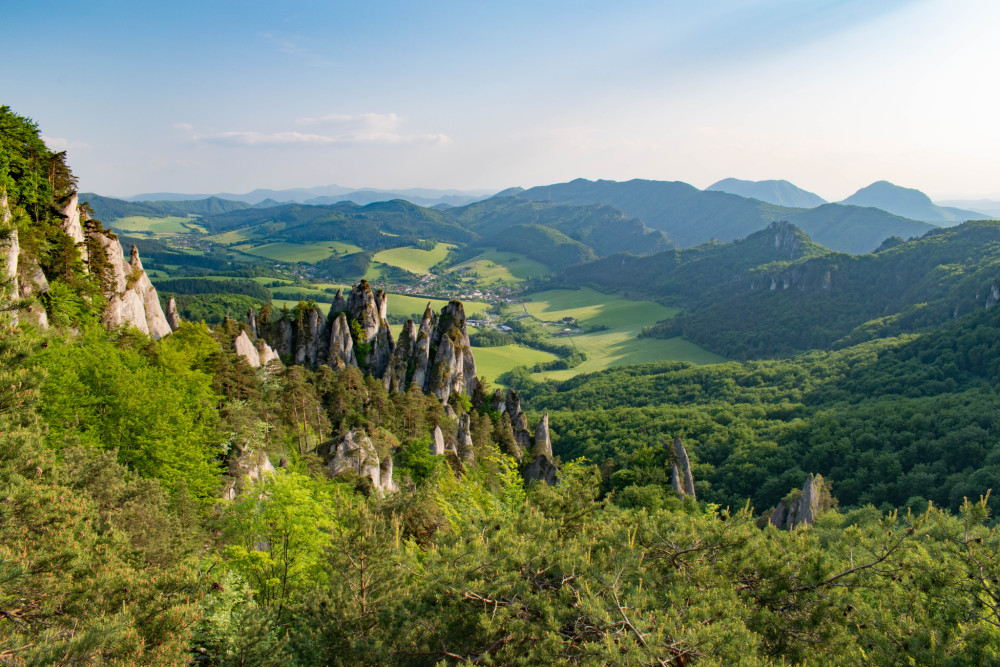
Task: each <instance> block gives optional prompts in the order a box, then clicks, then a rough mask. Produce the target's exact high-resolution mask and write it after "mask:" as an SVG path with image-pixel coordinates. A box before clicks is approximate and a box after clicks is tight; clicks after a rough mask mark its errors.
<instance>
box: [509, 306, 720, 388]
mask: <svg viewBox="0 0 1000 667" xmlns="http://www.w3.org/2000/svg"><path fill="white" fill-rule="evenodd" d="M529 298H530V299H531V300H530V301H529V302H528V303H526V304H525V308H526V309H527V311H528V313H529V314H531V315H533V316H535V317H536V318H538V319H540V320H542V321H546V322H555V321H558V320H560V319H562V318H564V317H575V318H576V320H577V322H578V323H579V325H580V326H581V327H582V328H584V329H586V328H587V327H592V326H606V327H608V328H607V329H606V330H604V331H595V332H592V333H585V334H578V335H575V336H569V337H565V338H555V339H554V340H556V341H559V342H561V343H564V344H566V345H572V346H573V347H575V348H576V349H578V350H580V351H582V352H584V353H586V355H587V361H585V362H583V363H582V364H580V365H579V366H577V367H576V368H571V369H568V370H562V371H546V372H544V373H539V374H536V379H539V380H541V379H543V378H550V379H553V380H565V379H568V378H571V377H574V376H576V375H580V374H581V373H593V372H595V371H600V370H604V369H605V368H611V367H612V366H624V365H627V364H642V363H649V362H652V361H667V360H678V361H690V362H693V363H697V364H711V363H718V362H721V361H725V359H724V358H722V357H720V356H719V355H717V354H713V353H712V352H709V351H707V350H704V349H702V348H700V347H698V346H697V345H695V344H694V343H690V342H688V341H686V340H684V339H682V338H671V339H668V340H663V339H659V338H637V336H638V334H639V332H640V331H642V328H643V327H646V326H649V325H651V324H654V323H656V322H659V321H661V320H665V319H669V318H671V317H674V316H675V315H676V314H677V312H678V311H677V310H676V309H674V308H667V307H666V306H662V305H660V304H658V303H655V302H653V301H630V300H628V299H622V298H620V297H616V296H608V295H605V294H601V293H600V292H597V291H596V290H592V289H587V288H583V289H579V290H551V291H548V292H538V293H536V294H532V295H529ZM514 312H516V311H514ZM547 329H550V330H551V331H552V333H556V332H558V331H561V330H562V329H563V326H562V325H555V324H550V325H548V327H547Z"/></svg>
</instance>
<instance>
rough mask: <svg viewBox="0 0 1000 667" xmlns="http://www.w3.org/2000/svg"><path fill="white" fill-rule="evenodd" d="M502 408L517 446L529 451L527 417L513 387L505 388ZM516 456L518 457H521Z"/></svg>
mask: <svg viewBox="0 0 1000 667" xmlns="http://www.w3.org/2000/svg"><path fill="white" fill-rule="evenodd" d="M503 408H504V410H505V411H506V412H507V414H508V415H509V416H510V427H511V430H512V431H513V432H514V440H515V441H516V442H517V446H518V447H519V448H520V449H521V451H522V452H523V453H525V454H527V453H529V452H531V448H532V444H533V441H532V437H531V431H530V430H528V418H527V416H526V415H525V414H524V412H523V411H522V410H521V398H520V396H518V395H517V392H516V391H514V390H513V389H508V390H507V395H506V397H505V399H504V401H503ZM498 409H499V408H498ZM550 455H551V449H550ZM517 458H518V459H520V458H521V457H520V456H519V457H517Z"/></svg>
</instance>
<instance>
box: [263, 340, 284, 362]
mask: <svg viewBox="0 0 1000 667" xmlns="http://www.w3.org/2000/svg"><path fill="white" fill-rule="evenodd" d="M257 346H258V349H257V352H258V353H259V354H260V365H261V366H267V365H268V364H269V363H271V362H272V361H277V362H278V363H279V364H280V363H281V359H280V357H278V353H277V352H275V351H274V350H272V349H271V346H270V345H268V344H267V343H265V342H264V341H262V340H259V339H258V341H257Z"/></svg>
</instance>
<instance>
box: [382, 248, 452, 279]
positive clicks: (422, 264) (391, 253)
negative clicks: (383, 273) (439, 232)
mask: <svg viewBox="0 0 1000 667" xmlns="http://www.w3.org/2000/svg"><path fill="white" fill-rule="evenodd" d="M454 247H455V246H453V245H451V244H449V243H438V244H437V245H436V246H434V249H433V250H421V249H420V248H413V247H406V248H392V249H391V250H383V251H382V252H379V253H376V254H375V256H374V257H373V259H374V260H375V261H376V262H381V263H382V264H388V265H389V266H398V267H399V268H401V269H403V270H405V271H409V272H410V273H415V274H417V275H418V276H419V275H423V274H425V273H430V272H431V267H432V266H434V265H435V264H437V263H438V262H440V261H441V260H442V259H444V258H445V256H446V255H447V254H448V251H449V250H451V249H452V248H454Z"/></svg>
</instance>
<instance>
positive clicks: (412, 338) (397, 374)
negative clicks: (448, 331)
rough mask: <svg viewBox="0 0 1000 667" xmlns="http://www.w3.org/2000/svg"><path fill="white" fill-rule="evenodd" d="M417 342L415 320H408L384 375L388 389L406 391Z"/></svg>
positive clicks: (383, 379)
mask: <svg viewBox="0 0 1000 667" xmlns="http://www.w3.org/2000/svg"><path fill="white" fill-rule="evenodd" d="M416 344H417V328H416V326H414V324H413V320H407V321H406V324H404V325H403V330H402V331H400V332H399V340H398V341H397V342H396V348H395V349H394V350H393V351H392V356H391V357H390V358H389V363H388V365H387V367H386V369H385V375H383V376H382V382H383V384H384V385H385V388H386V390H387V391H393V392H397V393H400V394H402V393H403V392H405V391H406V388H407V380H408V377H407V376H408V375H409V365H410V360H411V359H412V358H413V355H414V351H415V348H416Z"/></svg>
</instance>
